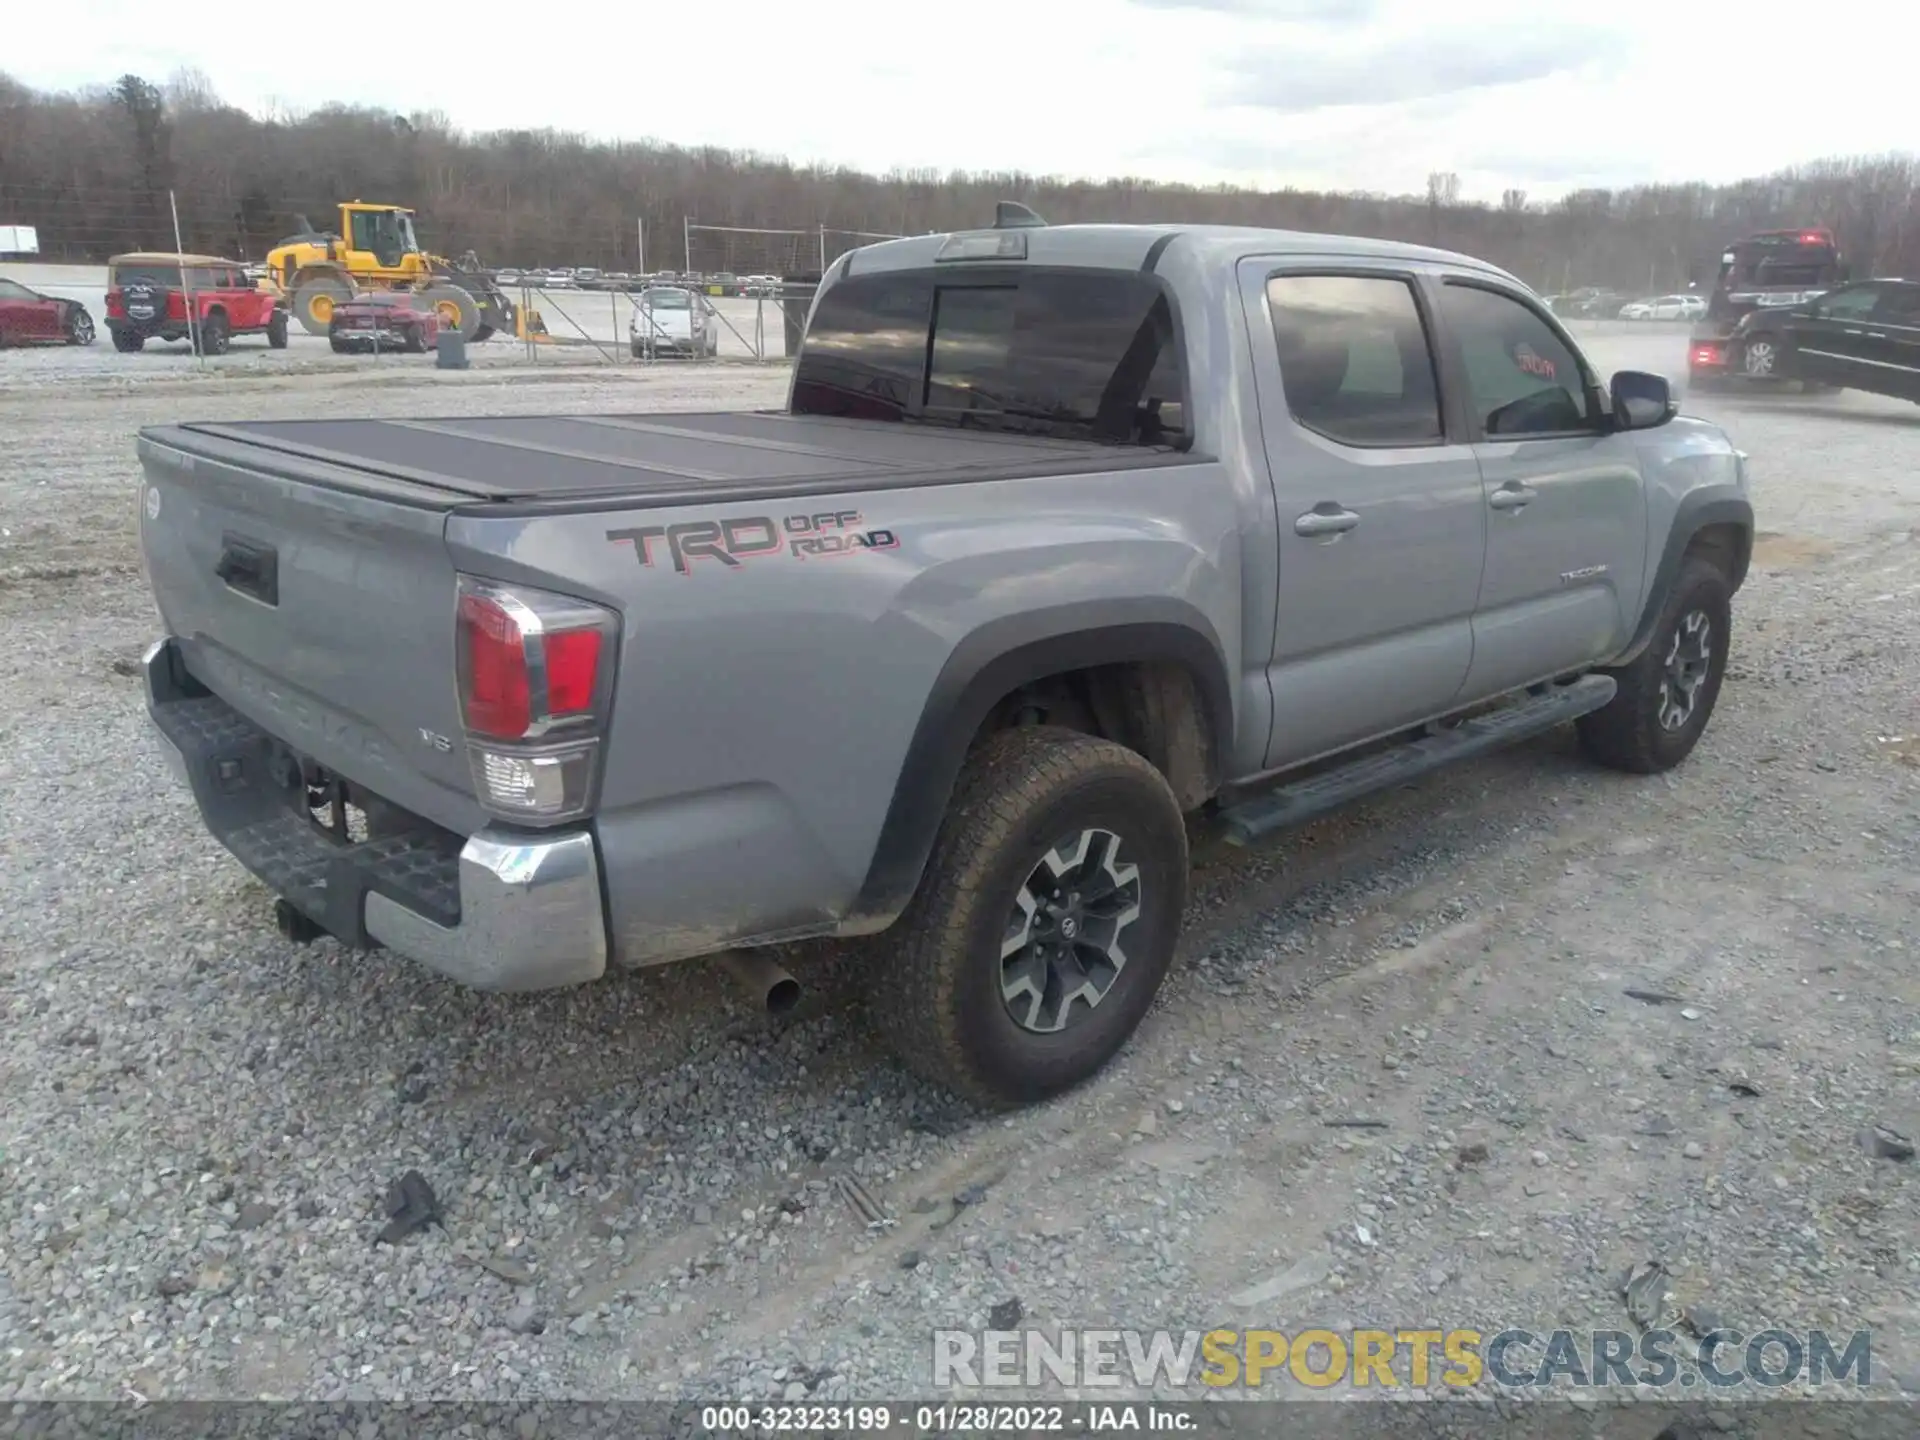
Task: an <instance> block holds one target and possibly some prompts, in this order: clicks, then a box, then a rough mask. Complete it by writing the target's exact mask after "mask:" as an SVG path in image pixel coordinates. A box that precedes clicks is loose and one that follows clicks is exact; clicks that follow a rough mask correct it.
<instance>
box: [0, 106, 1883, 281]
mask: <svg viewBox="0 0 1920 1440" xmlns="http://www.w3.org/2000/svg"><path fill="white" fill-rule="evenodd" d="M355 198H359V199H365V200H370V201H381V202H386V203H394V204H403V205H410V206H412V207H414V208H415V210H416V211H417V212H418V230H419V232H420V236H421V240H422V243H423V244H424V245H426V246H427V247H428V248H430V249H432V250H435V251H437V252H439V253H441V254H446V255H460V254H462V253H464V252H467V251H472V252H474V253H476V254H477V255H479V256H480V257H481V258H482V259H483V260H485V261H486V262H487V263H489V264H493V265H517V266H532V265H559V264H566V265H575V266H579V265H593V266H597V267H599V268H601V269H607V270H634V269H637V268H640V267H641V265H642V262H643V260H644V263H645V265H646V267H647V268H651V269H660V268H681V267H682V266H683V265H684V264H685V263H686V262H687V260H688V259H689V257H687V256H686V255H685V254H683V233H684V232H683V222H685V221H691V222H694V223H695V224H697V225H700V226H731V227H741V228H743V229H744V228H760V227H764V228H770V229H786V230H793V231H818V230H825V231H826V232H828V234H829V238H830V239H832V240H833V243H832V244H830V246H829V258H831V257H832V254H833V253H836V252H837V251H838V250H840V249H843V248H845V247H846V246H847V245H849V244H852V243H857V242H856V241H854V240H852V239H850V238H844V237H846V236H847V235H848V234H849V232H864V233H878V234H917V233H923V232H926V231H944V230H951V229H955V228H967V227H972V226H978V225H981V224H985V223H988V221H989V220H990V218H991V216H992V214H993V206H994V203H995V202H996V201H998V200H1005V199H1017V200H1020V201H1022V202H1024V203H1026V204H1028V205H1030V206H1032V207H1033V208H1034V209H1035V210H1037V211H1038V212H1039V213H1040V214H1041V215H1042V216H1044V217H1045V218H1046V219H1048V220H1049V221H1051V222H1054V223H1065V222H1070V221H1096V220H1101V221H1151V222H1180V223H1189V224H1229V225H1261V226H1275V227H1282V228H1287V229H1297V230H1310V231H1322V232H1333V233H1341V234H1355V235H1368V236H1375V237H1379V238H1383V239H1392V240H1404V241H1413V242H1418V243H1422V244H1431V245H1439V246H1442V247H1444V248H1447V249H1452V250H1461V251H1465V252H1468V253H1470V254H1474V255H1479V256H1482V257H1484V258H1486V259H1488V260H1491V261H1493V262H1494V263H1496V264H1500V265H1503V266H1505V267H1506V268H1508V269H1510V270H1512V271H1514V272H1515V273H1516V274H1518V275H1520V276H1522V277H1523V278H1524V279H1526V280H1528V281H1529V282H1531V283H1532V284H1534V285H1535V286H1536V287H1538V288H1540V289H1543V290H1549V291H1553V290H1562V289H1566V288H1569V287H1571V286H1575V285H1605V286H1611V287H1614V288H1617V289H1621V290H1627V291H1633V292H1636V293H1640V292H1652V291H1660V290H1665V289H1671V288H1676V287H1678V286H1682V285H1684V284H1686V283H1688V282H1690V281H1700V282H1703V283H1704V282H1706V281H1710V280H1711V278H1712V276H1713V273H1714V267H1715V263H1716V261H1717V259H1718V255H1719V252H1720V249H1721V247H1722V246H1724V245H1725V244H1726V243H1727V241H1729V240H1731V239H1734V238H1736V237H1738V236H1740V235H1742V234H1745V233H1748V232H1751V231H1754V230H1759V229H1771V228H1779V227H1784V226H1795V225H1824V226H1827V227H1828V228H1830V229H1832V230H1834V231H1835V232H1836V234H1837V235H1838V237H1839V239H1840V243H1841V248H1842V250H1843V252H1844V253H1845V254H1846V255H1847V256H1848V258H1849V259H1850V260H1851V262H1852V264H1853V267H1854V273H1855V274H1856V275H1867V274H1903V273H1904V274H1908V275H1915V274H1920V158H1917V157H1915V156H1913V155H1910V154H1889V155H1880V156H1866V157H1846V158H1835V159H1831V160H1824V161H1821V162H1818V163H1816V164H1811V165H1806V166H1802V167H1798V168H1795V169H1790V170H1782V171H1780V172H1778V173H1776V174H1773V175H1767V176H1762V177H1758V178H1755V179H1750V180H1742V181H1738V182H1736V183H1733V184H1727V185H1708V184H1704V183H1695V184H1678V185H1640V186H1633V187H1631V188H1627V189H1621V190H1581V191H1577V192H1575V193H1572V194H1569V195H1567V196H1565V197H1563V198H1561V199H1558V200H1555V201H1553V202H1551V203H1541V202H1537V201H1534V200H1531V199H1529V197H1528V196H1527V194H1526V192H1525V191H1522V190H1509V191H1507V192H1506V193H1505V194H1504V195H1503V196H1502V197H1501V199H1500V201H1499V202H1498V203H1495V204H1484V203H1475V202H1470V201H1466V200H1463V199H1462V198H1461V195H1460V184H1459V180H1458V178H1457V177H1455V176H1453V175H1448V174H1436V175H1434V176H1432V177H1431V178H1430V180H1429V182H1428V186H1427V193H1426V194H1425V195H1420V196H1395V195H1381V194H1370V193H1361V192H1352V193H1319V192H1313V191H1305V190H1281V191H1271V192H1267V191H1255V190H1249V189H1238V188H1233V187H1229V186H1217V187H1195V186H1187V185H1173V184H1166V183H1161V182H1156V181H1152V180H1145V179H1139V178H1133V177H1127V178H1114V179H1107V180H1074V179H1063V178H1058V177H1050V176H1037V175H1025V174H1020V173H1017V172H1008V173H967V172H958V171H956V172H950V173H942V172H938V171H934V170H902V171H894V172H892V173H889V174H886V175H873V174H867V173H863V172H860V171H857V170H852V169H847V168H842V167H829V166H799V165H793V164H789V163H787V162H786V161H784V160H781V159H778V158H776V157H771V156H767V155H762V154H757V153H753V152H743V151H733V150H721V149H713V148H688V147H683V146H676V145H668V144H661V143H652V142H648V143H638V144H636V143H630V142H619V141H600V140H594V139H592V138H590V137H588V136H584V135H577V134H565V133H560V132H557V131H526V130H511V131H497V132H489V133H484V134H469V133H464V132H462V131H460V130H458V129H456V128H455V127H454V126H453V125H452V124H451V123H450V122H449V121H448V119H447V117H446V116H444V115H441V114H412V115H405V116H402V115H396V114H392V113H389V112H385V111H380V110H374V109H368V108H364V107H350V106H341V105H335V106H328V107H325V108H322V109H319V110H315V111H313V112H311V113H304V114H296V113H276V114H269V115H253V114H250V113H248V112H246V111H244V110H241V109H238V108H236V107H234V106H231V105H227V104H224V103H223V102H222V101H221V100H220V99H219V97H218V96H217V95H216V94H215V92H214V90H213V88H212V86H211V85H210V84H208V83H207V81H206V79H205V77H204V76H201V75H199V74H197V73H195V72H184V73H181V74H177V75H175V76H174V77H172V78H171V79H170V80H169V81H167V82H166V83H164V84H156V83H154V82H152V81H150V80H147V79H144V78H142V77H140V76H137V75H127V76H123V77H121V78H120V79H119V80H118V81H117V82H115V83H114V84H113V85H111V86H107V87H102V88H99V89H94V90H87V91H81V92H77V93H49V92H43V91H37V90H34V89H32V88H30V87H28V86H26V85H23V84H20V83H19V82H17V81H15V80H12V79H11V78H9V77H7V76H6V75H4V74H0V224H20V225H32V226H35V227H36V229H37V230H38V232H39V241H40V248H41V258H43V259H51V260H70V261H99V260H102V259H104V258H106V256H107V255H109V254H112V253H115V252H118V251H126V250H137V249H161V250H172V249H174V248H175V244H174V212H175V210H176V208H177V211H178V221H179V229H180V234H181V238H182V243H183V244H184V247H185V248H186V249H188V250H200V251H212V252H215V253H220V254H226V255H231V256H234V257H236V258H240V259H258V258H259V257H261V256H262V255H264V254H265V253H266V251H267V250H268V249H270V248H271V247H272V246H273V245H274V244H275V243H276V242H277V241H279V240H280V239H282V238H284V237H285V236H287V235H288V234H290V233H292V232H293V231H294V229H295V228H296V223H295V217H296V216H297V215H305V216H307V217H309V218H310V219H311V220H312V221H314V222H315V223H316V224H318V225H320V226H321V228H324V229H331V228H333V225H334V221H333V216H334V213H335V212H334V206H335V205H336V204H337V203H338V202H340V201H342V200H350V199H355ZM702 233H703V234H705V233H709V232H704V231H703V232H702ZM835 237H841V238H835ZM643 245H644V255H643V254H642V246H643ZM763 249H764V254H763V255H761V256H760V257H759V259H760V263H761V264H774V263H779V264H780V265H781V266H782V268H793V267H795V266H799V267H803V268H804V267H805V266H806V265H807V264H808V263H809V262H811V263H812V265H813V266H814V268H817V264H818V256H817V252H816V251H815V249H814V247H813V246H812V245H806V244H797V243H796V244H793V245H789V246H786V247H784V251H783V249H782V247H780V246H778V245H775V244H773V243H771V242H769V243H768V244H767V245H765V246H764V247H763ZM753 250H754V246H753V245H751V244H749V243H748V241H747V240H744V239H743V240H742V241H741V242H740V243H739V244H738V245H732V246H729V247H728V248H727V249H726V250H725V252H724V253H725V254H726V255H728V256H731V257H734V263H730V264H722V265H713V264H711V262H710V261H709V264H708V265H707V266H702V265H701V262H702V260H703V258H705V257H704V256H703V254H702V253H699V252H698V248H697V253H696V254H694V255H693V256H692V257H691V259H692V261H693V264H694V266H695V267H697V268H730V269H738V270H743V271H744V270H749V269H753V268H757V267H756V266H755V264H754V259H755V258H756V257H755V256H754V254H752V253H751V252H752V251H753ZM708 253H715V252H708Z"/></svg>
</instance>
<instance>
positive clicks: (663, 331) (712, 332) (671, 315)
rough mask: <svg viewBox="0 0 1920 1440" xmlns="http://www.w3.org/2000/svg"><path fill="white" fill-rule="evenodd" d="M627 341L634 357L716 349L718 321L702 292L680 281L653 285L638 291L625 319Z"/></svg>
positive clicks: (714, 351)
mask: <svg viewBox="0 0 1920 1440" xmlns="http://www.w3.org/2000/svg"><path fill="white" fill-rule="evenodd" d="M627 329H628V336H627V343H628V345H629V347H630V348H631V349H632V351H633V358H634V359H636V360H641V359H652V358H654V357H655V356H659V355H683V356H687V357H690V358H691V357H694V356H705V357H706V358H707V359H709V360H711V359H712V358H713V357H714V356H716V355H718V354H719V353H720V322H719V320H718V319H717V318H715V315H714V311H713V305H712V303H711V302H710V301H709V300H708V299H707V297H706V296H705V295H702V294H700V293H699V292H698V291H695V290H689V289H687V288H686V287H685V286H681V285H654V286H650V287H648V288H647V289H645V290H642V291H641V292H640V298H639V300H638V301H637V302H636V303H635V304H634V307H633V319H632V320H631V321H630V322H629V323H628V327H627Z"/></svg>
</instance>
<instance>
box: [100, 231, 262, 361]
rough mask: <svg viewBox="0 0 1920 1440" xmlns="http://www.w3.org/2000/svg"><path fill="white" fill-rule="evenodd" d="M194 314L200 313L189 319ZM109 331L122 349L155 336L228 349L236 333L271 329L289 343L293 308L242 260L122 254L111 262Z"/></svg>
mask: <svg viewBox="0 0 1920 1440" xmlns="http://www.w3.org/2000/svg"><path fill="white" fill-rule="evenodd" d="M189 314H191V315H192V316H193V317H194V318H193V319H192V320H189V319H188V316H189ZM107 329H108V331H109V332H111V334H112V335H113V348H114V349H116V350H138V349H139V348H140V347H141V346H143V345H145V344H146V343H147V341H149V340H153V339H160V340H195V341H196V343H197V345H198V347H199V350H200V353H201V354H203V355H224V354H226V353H227V343H228V341H230V340H231V339H232V338H233V337H234V336H235V335H257V334H264V335H265V336H266V337H267V344H268V345H269V346H270V347H272V348H273V349H275V350H284V349H286V348H287V310H286V307H285V306H284V305H282V304H281V303H280V297H279V296H278V295H276V294H274V293H273V291H271V290H262V289H261V288H260V287H259V286H258V285H257V284H255V283H254V281H253V280H252V279H251V278H250V277H249V276H248V274H247V267H246V266H245V265H243V264H241V263H240V262H239V261H238V260H221V259H219V258H217V257H215V256H212V255H170V254H165V253H161V254H152V255H116V256H114V257H113V259H111V260H110V261H108V262H107Z"/></svg>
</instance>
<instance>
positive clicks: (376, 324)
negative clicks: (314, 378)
mask: <svg viewBox="0 0 1920 1440" xmlns="http://www.w3.org/2000/svg"><path fill="white" fill-rule="evenodd" d="M439 341H440V315H439V312H438V311H437V310H435V309H434V307H433V306H431V305H428V304H425V303H423V301H422V297H420V296H417V295H413V294H410V293H408V292H407V291H404V290H386V291H375V292H373V293H370V294H366V295H356V296H354V297H353V299H351V300H343V301H341V302H340V303H339V304H338V305H336V306H334V307H333V318H332V319H330V320H329V321H328V322H327V343H328V344H330V345H331V346H333V348H334V351H335V352H336V353H338V354H346V353H348V352H351V351H357V350H371V351H374V352H376V353H378V352H379V351H382V350H405V351H408V352H409V353H411V354H415V355H423V354H425V353H426V352H427V351H429V350H431V349H433V348H434V346H435V345H437V344H438V343H439Z"/></svg>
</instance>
